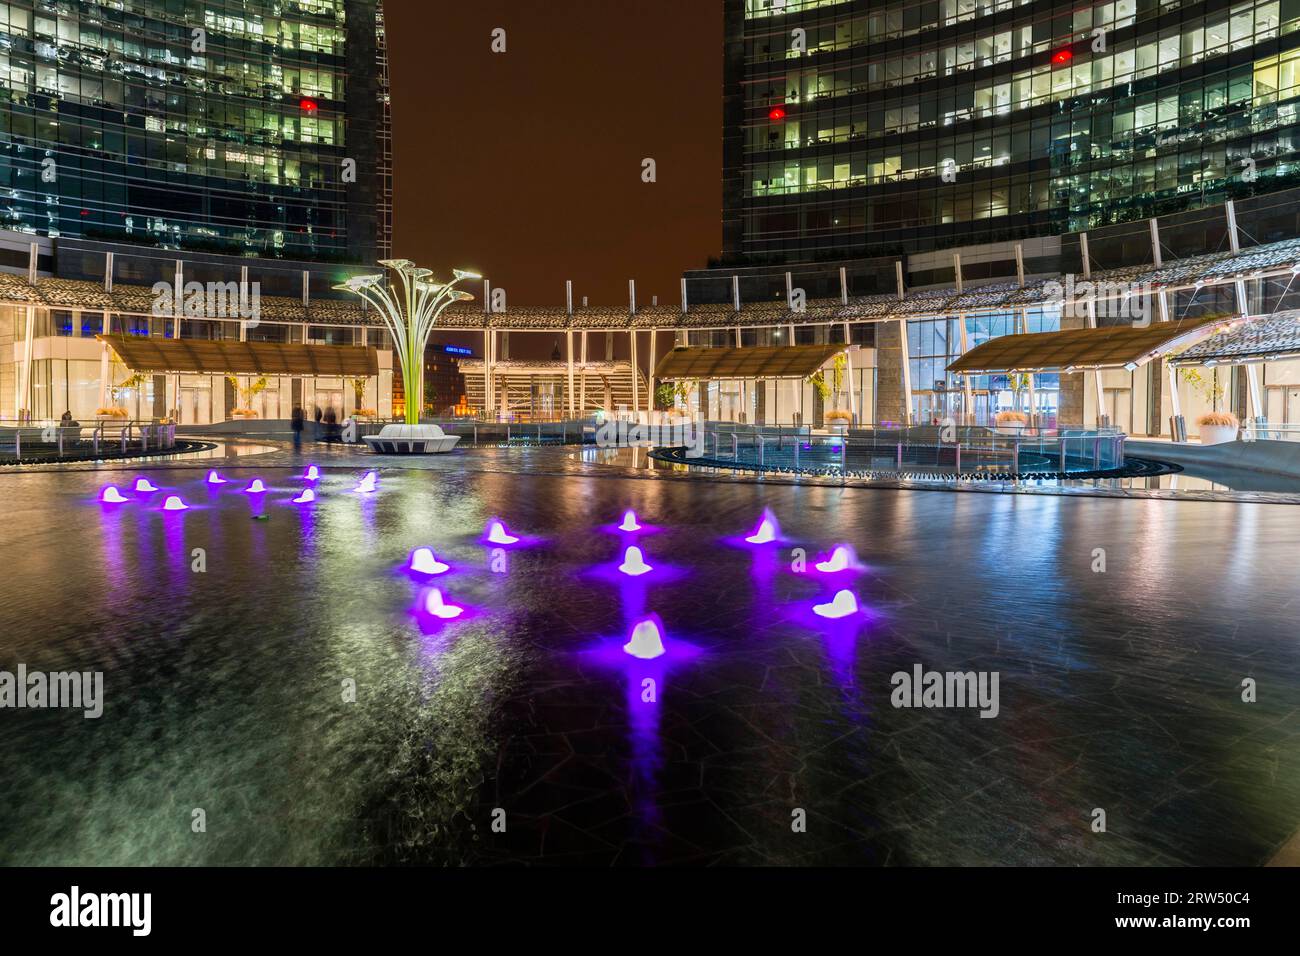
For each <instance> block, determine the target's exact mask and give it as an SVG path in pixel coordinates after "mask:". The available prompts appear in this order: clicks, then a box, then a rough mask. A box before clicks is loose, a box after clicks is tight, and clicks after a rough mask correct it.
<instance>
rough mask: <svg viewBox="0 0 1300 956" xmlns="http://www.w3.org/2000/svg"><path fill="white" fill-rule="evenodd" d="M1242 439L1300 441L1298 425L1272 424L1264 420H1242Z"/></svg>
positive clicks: (1299, 426)
mask: <svg viewBox="0 0 1300 956" xmlns="http://www.w3.org/2000/svg"><path fill="white" fill-rule="evenodd" d="M1241 440H1242V441H1300V425H1273V424H1270V423H1268V422H1264V421H1254V422H1249V421H1248V422H1243V423H1242V425H1241Z"/></svg>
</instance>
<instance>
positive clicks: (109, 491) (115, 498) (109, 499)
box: [99, 485, 131, 505]
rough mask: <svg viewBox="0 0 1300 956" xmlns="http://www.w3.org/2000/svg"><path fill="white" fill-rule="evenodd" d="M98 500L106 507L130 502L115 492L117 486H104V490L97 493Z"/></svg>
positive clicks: (120, 493) (118, 492)
mask: <svg viewBox="0 0 1300 956" xmlns="http://www.w3.org/2000/svg"><path fill="white" fill-rule="evenodd" d="M99 500H100V501H102V502H103V503H104V504H106V505H120V504H122V503H123V502H125V501H130V500H131V499H129V498H127V497H126V496H125V495H123V494H122V492H120V491H118V490H117V485H105V486H104V490H103V491H101V492H100V493H99Z"/></svg>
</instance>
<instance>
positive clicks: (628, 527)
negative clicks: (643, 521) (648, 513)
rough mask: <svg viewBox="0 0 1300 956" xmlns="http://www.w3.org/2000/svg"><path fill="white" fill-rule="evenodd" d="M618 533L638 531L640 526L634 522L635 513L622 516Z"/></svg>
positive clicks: (629, 512)
mask: <svg viewBox="0 0 1300 956" xmlns="http://www.w3.org/2000/svg"><path fill="white" fill-rule="evenodd" d="M618 530H619V531H640V530H641V526H640V525H639V524H637V522H636V512H635V511H630V510H629V511H628V512H626V513H625V514H624V515H623V523H622V524H621V525H619V526H618Z"/></svg>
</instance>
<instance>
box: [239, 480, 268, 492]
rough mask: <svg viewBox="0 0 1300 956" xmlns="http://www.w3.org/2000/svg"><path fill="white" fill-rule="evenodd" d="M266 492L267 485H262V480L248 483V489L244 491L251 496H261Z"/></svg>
mask: <svg viewBox="0 0 1300 956" xmlns="http://www.w3.org/2000/svg"><path fill="white" fill-rule="evenodd" d="M264 491H266V485H264V484H262V479H261V478H254V479H253V480H252V481H250V482H249V483H248V487H247V488H245V489H244V493H245V494H249V495H260V494H261V493H262V492H264Z"/></svg>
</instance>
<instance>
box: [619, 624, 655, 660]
mask: <svg viewBox="0 0 1300 956" xmlns="http://www.w3.org/2000/svg"><path fill="white" fill-rule="evenodd" d="M623 653H625V654H630V655H631V656H632V657H637V658H640V659H641V660H643V661H649V660H654V659H655V658H656V657H662V656H663V654H664V640H663V634H662V633H661V632H660V629H659V622H658V621H656V620H655V619H654V618H646V619H645V620H644V621H639V622H637V625H636V626H635V627H634V628H632V636H631V638H630V639H629V640H628V642H627V643H626V644H624V645H623Z"/></svg>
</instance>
